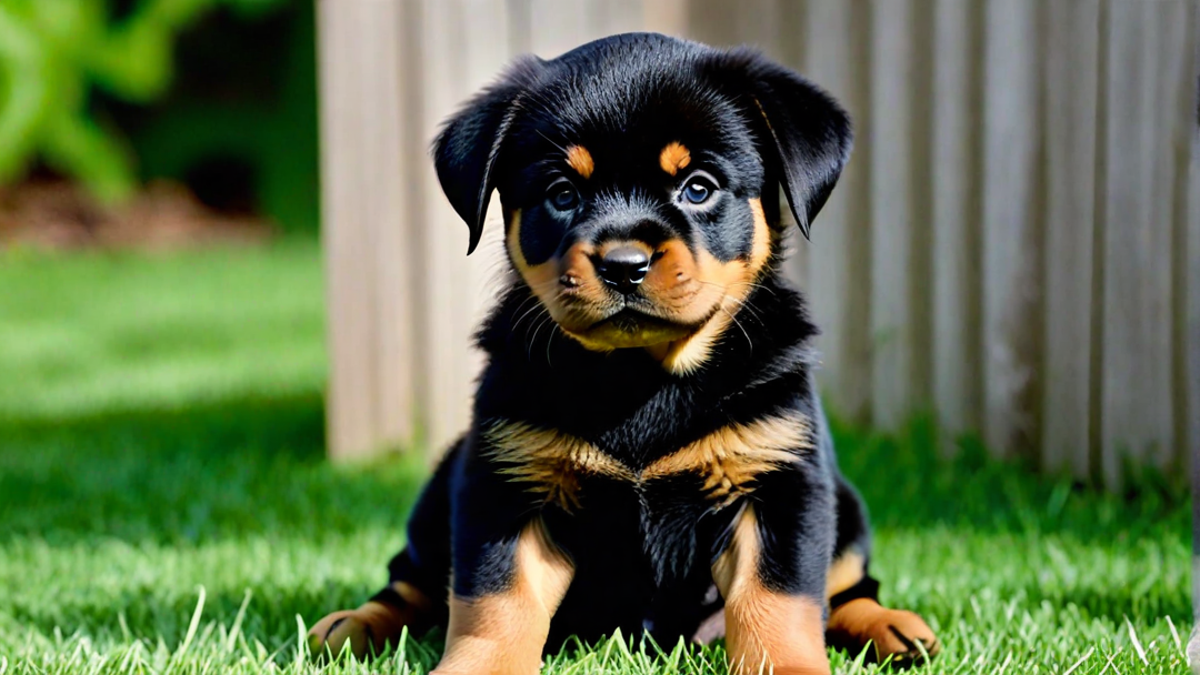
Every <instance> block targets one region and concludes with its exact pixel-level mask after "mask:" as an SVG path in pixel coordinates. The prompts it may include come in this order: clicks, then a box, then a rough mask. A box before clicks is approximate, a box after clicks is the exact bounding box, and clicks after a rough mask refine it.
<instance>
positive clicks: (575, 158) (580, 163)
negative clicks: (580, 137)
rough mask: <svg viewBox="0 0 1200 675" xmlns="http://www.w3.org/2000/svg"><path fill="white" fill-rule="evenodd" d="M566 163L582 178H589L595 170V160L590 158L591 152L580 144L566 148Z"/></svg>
mask: <svg viewBox="0 0 1200 675" xmlns="http://www.w3.org/2000/svg"><path fill="white" fill-rule="evenodd" d="M567 165H568V166H570V167H571V168H572V169H575V173H578V174H579V175H580V176H583V177H584V178H591V177H592V172H593V171H595V170H596V162H595V160H593V159H592V153H590V152H588V149H587V148H585V147H583V146H582V145H572V146H571V147H569V148H567Z"/></svg>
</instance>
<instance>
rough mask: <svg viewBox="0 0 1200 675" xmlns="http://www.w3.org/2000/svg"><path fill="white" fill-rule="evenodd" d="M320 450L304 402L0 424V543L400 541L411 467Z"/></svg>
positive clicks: (414, 471) (318, 413) (317, 426)
mask: <svg viewBox="0 0 1200 675" xmlns="http://www.w3.org/2000/svg"><path fill="white" fill-rule="evenodd" d="M324 445H325V430H324V412H323V401H322V399H321V397H320V396H317V395H306V396H292V397H287V398H277V399H267V398H254V397H250V398H242V399H236V400H226V401H222V402H219V403H213V404H206V405H199V406H191V407H188V408H186V409H178V410H159V411H137V412H117V413H109V414H102V415H94V416H86V417H80V418H76V419H70V420H62V421H52V422H48V421H40V420H39V421H35V422H31V421H23V420H13V419H8V420H4V419H0V543H3V542H4V541H6V540H9V539H11V538H12V537H14V536H36V537H39V538H41V539H44V540H46V541H49V542H51V543H55V544H61V543H70V542H72V541H74V540H79V539H81V538H85V539H86V538H93V537H103V538H117V539H120V540H123V541H126V542H130V543H137V542H141V541H150V542H156V543H174V542H181V543H182V542H199V541H205V540H212V539H215V538H238V537H242V536H245V535H255V534H263V533H270V532H273V531H289V530H295V528H304V527H306V526H309V525H311V524H312V523H321V524H322V527H323V529H325V530H327V531H339V530H348V529H351V528H355V527H362V526H363V525H364V524H381V525H387V526H394V527H396V528H402V527H403V525H404V520H405V515H406V514H407V511H408V509H409V507H410V506H411V504H412V502H413V500H414V499H415V496H416V493H417V491H418V490H419V488H420V485H421V482H422V480H423V477H424V469H423V468H422V467H421V466H420V464H419V462H418V461H409V460H404V461H397V460H396V459H395V458H392V459H390V460H385V461H382V462H379V463H376V464H375V465H372V466H370V467H358V468H351V469H343V468H331V467H330V466H329V465H328V464H327V463H326V462H325V455H324ZM383 505H391V507H390V508H381V507H382V506H383Z"/></svg>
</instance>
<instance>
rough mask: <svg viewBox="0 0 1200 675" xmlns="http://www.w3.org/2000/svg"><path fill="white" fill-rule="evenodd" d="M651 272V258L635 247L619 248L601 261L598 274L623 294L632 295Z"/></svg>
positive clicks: (597, 269)
mask: <svg viewBox="0 0 1200 675" xmlns="http://www.w3.org/2000/svg"><path fill="white" fill-rule="evenodd" d="M648 271H650V256H649V255H647V254H646V252H644V251H642V250H641V249H639V248H635V247H633V246H618V247H616V248H614V249H612V250H610V251H609V252H608V253H605V254H604V257H603V258H601V259H600V262H599V263H598V264H597V265H596V272H598V273H599V274H600V278H601V279H604V282H605V283H606V284H608V285H609V286H612V287H613V288H615V289H616V290H617V291H619V292H621V293H626V294H628V293H632V292H633V291H634V290H636V289H637V287H638V284H640V283H642V280H643V279H645V278H646V272H648Z"/></svg>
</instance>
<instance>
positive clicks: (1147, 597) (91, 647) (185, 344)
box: [0, 243, 1191, 675]
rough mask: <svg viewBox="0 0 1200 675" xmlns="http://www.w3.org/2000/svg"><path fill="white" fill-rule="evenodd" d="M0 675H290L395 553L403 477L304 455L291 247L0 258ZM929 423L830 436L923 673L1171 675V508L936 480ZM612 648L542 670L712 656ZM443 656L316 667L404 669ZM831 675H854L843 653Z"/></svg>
mask: <svg viewBox="0 0 1200 675" xmlns="http://www.w3.org/2000/svg"><path fill="white" fill-rule="evenodd" d="M0 289H3V292H2V293H0V674H3V675H8V674H9V673H19V674H22V675H24V674H30V675H32V674H34V673H168V674H183V673H265V672H288V673H292V672H295V673H314V672H322V669H321V668H319V667H317V666H316V665H314V664H313V663H312V662H311V660H310V659H308V658H307V655H306V654H305V653H304V647H303V646H302V640H301V639H300V638H301V635H302V633H301V630H302V628H301V624H302V623H305V622H307V623H312V622H314V621H316V620H317V619H318V618H320V617H321V616H322V615H323V614H325V613H326V612H328V611H330V610H333V609H337V608H341V607H347V606H354V605H357V604H358V603H359V602H361V601H362V600H363V599H364V598H365V597H367V596H369V595H370V594H371V593H373V592H374V591H375V590H377V588H378V587H379V586H380V585H381V584H382V583H383V582H384V581H385V577H386V568H385V565H386V563H387V561H388V559H389V557H390V556H391V555H392V554H393V553H394V552H395V551H396V550H397V549H398V548H399V547H400V546H401V544H402V543H403V523H404V517H405V513H406V510H407V509H408V508H409V506H410V505H411V503H412V500H413V499H414V497H415V492H416V490H417V489H418V487H419V485H420V481H421V476H422V475H423V464H422V463H421V462H418V461H405V460H397V459H394V458H393V459H385V460H382V461H380V462H378V463H376V464H373V465H370V466H365V467H356V468H333V467H330V466H329V465H327V464H326V463H325V462H324V459H323V445H322V444H323V433H324V430H323V426H324V422H323V411H322V399H321V389H322V387H323V382H324V369H325V365H324V364H325V361H324V356H323V353H324V352H323V345H322V337H321V335H322V322H323V319H322V301H323V295H322V290H321V281H320V264H319V256H318V252H317V250H316V248H315V246H314V245H312V244H304V243H291V244H287V245H284V246H276V247H271V248H267V249H251V250H244V251H223V250H216V251H208V252H192V253H184V254H172V255H170V256H166V257H162V256H158V257H146V256H132V255H118V256H109V255H88V256H83V257H57V256H55V257H45V256H20V257H16V258H14V257H12V256H11V255H9V256H7V257H6V256H4V254H0ZM934 437H935V434H934V433H933V431H932V428H931V426H930V425H929V424H926V423H914V424H913V425H911V427H910V428H908V429H906V430H905V431H904V432H903V433H901V434H899V435H897V436H896V437H893V438H890V439H889V438H884V437H880V436H877V435H871V434H866V433H862V432H859V431H856V430H853V429H846V428H839V430H838V440H839V446H840V455H841V461H842V464H843V466H844V468H845V470H846V472H847V473H848V474H849V475H850V476H852V478H853V479H854V480H855V481H856V482H857V484H858V485H859V487H860V488H861V489H862V491H863V493H864V495H865V497H866V499H867V500H868V502H869V504H870V506H871V508H872V511H873V516H874V520H875V522H876V524H877V527H878V532H877V544H876V553H875V562H874V563H873V571H874V573H875V574H876V576H878V577H879V578H880V579H881V581H882V582H883V598H884V600H885V601H886V602H888V603H889V604H893V605H897V606H904V607H907V608H910V609H914V610H917V611H919V612H921V613H922V614H923V615H924V616H925V617H926V618H927V619H928V620H929V621H930V623H931V625H932V626H933V627H934V628H935V629H936V630H937V632H938V633H939V636H940V637H941V639H942V641H943V643H944V645H945V649H944V652H943V655H942V656H941V657H940V658H939V659H938V660H937V661H936V662H935V663H934V664H933V666H931V667H927V668H925V669H924V670H923V671H922V672H929V673H1013V674H1015V673H1060V674H1063V673H1068V672H1070V673H1074V674H1079V675H1088V674H1090V675H1099V674H1100V673H1181V674H1182V673H1186V672H1188V670H1187V667H1186V666H1185V664H1184V657H1183V649H1182V645H1181V640H1180V638H1181V637H1186V635H1187V632H1188V630H1189V629H1190V627H1191V626H1190V620H1189V619H1188V617H1189V616H1190V613H1191V610H1190V605H1189V601H1188V590H1189V569H1188V568H1189V565H1188V556H1189V553H1190V540H1189V527H1190V518H1189V510H1188V508H1189V505H1188V502H1187V501H1186V498H1185V497H1183V496H1182V492H1181V491H1179V490H1178V489H1176V488H1174V487H1162V486H1161V485H1149V486H1146V487H1144V488H1143V489H1142V490H1140V492H1139V493H1138V494H1136V496H1129V497H1122V498H1117V497H1111V496H1103V495H1099V494H1096V493H1094V492H1091V491H1088V490H1084V489H1079V488H1075V487H1073V486H1071V485H1070V484H1069V483H1065V482H1061V481H1057V480H1053V479H1045V478H1041V479H1039V478H1034V477H1032V475H1031V474H1030V473H1029V472H1027V471H1025V470H1023V469H1022V468H1021V467H1019V466H1012V465H998V464H996V463H993V462H990V461H988V460H986V459H985V458H984V454H983V453H982V452H981V451H980V450H979V449H978V448H977V447H976V446H974V445H973V444H970V443H967V444H964V447H963V448H962V449H961V450H960V452H959V454H958V456H957V458H956V459H955V460H954V461H952V462H949V463H946V462H941V461H939V460H938V459H937V453H935V452H934V450H933V446H934V442H933V439H934ZM632 637H635V636H619V637H615V638H614V639H612V640H609V641H607V642H604V643H602V644H599V645H590V646H586V647H585V646H579V645H569V646H568V647H567V648H566V649H565V650H564V651H563V652H562V653H560V654H558V655H555V656H552V657H550V658H548V659H547V667H546V672H551V673H618V674H626V673H648V674H649V673H653V674H655V675H659V674H662V675H665V674H667V673H714V672H715V673H723V672H726V671H725V666H724V660H723V653H722V652H721V648H720V647H719V646H716V647H710V648H705V649H697V648H684V647H682V646H680V645H661V646H654V645H649V644H645V643H643V642H641V641H631V638H632ZM439 653H440V644H439V636H437V635H433V636H429V637H426V638H424V639H422V640H414V641H409V642H407V643H406V644H405V645H404V647H403V650H402V653H390V654H388V655H385V657H383V658H382V659H380V660H377V661H375V662H373V663H371V664H357V663H353V662H351V661H349V660H348V659H343V660H341V661H338V662H336V663H334V664H332V665H331V666H329V667H327V668H325V669H324V671H323V672H329V673H335V674H336V673H367V672H371V673H423V672H425V670H426V669H427V668H428V667H429V666H430V665H431V664H432V663H434V662H435V661H436V659H437V655H438V654H439ZM833 659H834V663H835V667H836V670H837V671H838V672H843V673H848V672H864V671H865V672H871V670H872V668H873V667H866V668H865V670H864V668H862V667H860V666H858V665H856V664H854V663H853V661H852V660H851V659H850V658H849V657H848V656H847V655H845V654H834V655H833Z"/></svg>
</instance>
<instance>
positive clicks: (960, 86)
mask: <svg viewBox="0 0 1200 675" xmlns="http://www.w3.org/2000/svg"><path fill="white" fill-rule="evenodd" d="M979 13H980V10H979V8H978V7H975V6H973V5H972V3H965V2H960V0H938V2H937V5H936V7H935V8H934V17H935V23H934V38H933V43H934V49H935V58H934V62H933V69H934V91H933V99H934V109H933V157H932V160H931V161H932V165H933V166H932V173H931V180H932V184H933V192H934V208H933V244H932V246H933V261H932V265H931V267H932V273H933V280H932V285H933V308H934V310H933V319H932V320H933V357H932V368H933V401H934V407H935V409H936V410H937V414H938V421H939V424H940V425H941V426H942V428H943V429H944V430H945V431H946V432H948V433H949V434H951V435H957V434H959V433H962V432H964V431H967V430H974V429H978V428H979V419H980V418H979V407H980V401H981V387H980V375H981V372H980V369H981V368H982V365H981V363H980V358H981V357H980V335H979V321H980V317H979V302H980V295H979V293H980V290H979V255H980V250H979V236H980V234H979V209H980V200H979V197H978V194H979V188H980V177H979V169H980V157H979V150H980V148H979V144H978V139H979V134H980V132H981V129H980V124H979V122H980V120H979V113H980V109H979V100H978V99H979V94H980V91H979V88H980V79H981V72H980V69H981V66H982V53H981V51H982V45H981V44H980V43H979V42H978V40H976V39H974V38H976V37H977V36H978V32H979V31H980V30H981V29H982V25H981V17H980V16H979Z"/></svg>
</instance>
